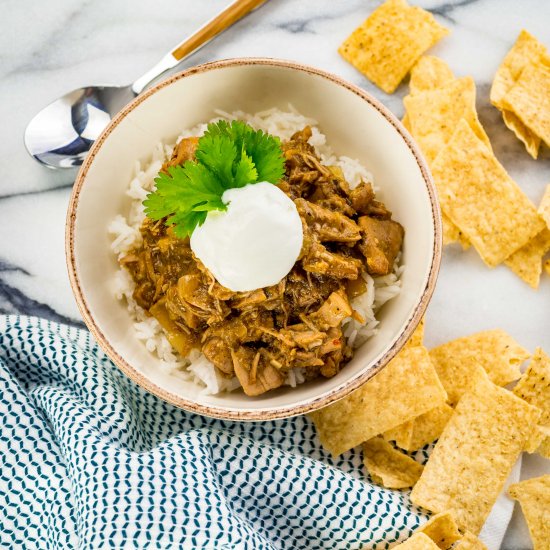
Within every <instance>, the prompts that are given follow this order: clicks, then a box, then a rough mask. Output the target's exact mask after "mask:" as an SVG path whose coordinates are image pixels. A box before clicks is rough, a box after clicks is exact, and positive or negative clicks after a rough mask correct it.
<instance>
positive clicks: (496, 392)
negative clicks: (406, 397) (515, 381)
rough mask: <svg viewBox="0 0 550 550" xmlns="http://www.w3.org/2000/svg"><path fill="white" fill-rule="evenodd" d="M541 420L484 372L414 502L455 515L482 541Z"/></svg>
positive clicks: (427, 469)
mask: <svg viewBox="0 0 550 550" xmlns="http://www.w3.org/2000/svg"><path fill="white" fill-rule="evenodd" d="M539 417H540V410H539V409H537V408H536V407H533V406H532V405H529V404H528V403H527V402H526V401H523V400H522V399H519V398H518V397H517V396H515V395H514V394H513V393H512V392H510V391H508V390H506V389H504V388H500V387H498V386H496V385H495V384H493V383H492V382H491V381H490V380H489V379H488V378H487V375H486V374H485V373H484V372H483V371H482V370H481V369H479V371H478V373H477V374H476V382H475V384H473V386H472V388H471V389H470V390H469V391H468V392H466V393H465V394H464V395H463V396H462V399H461V400H460V402H459V403H458V405H457V407H456V409H455V413H454V414H453V416H452V417H451V420H450V421H449V423H448V424H447V426H446V427H445V429H444V430H443V433H442V434H441V437H440V438H439V441H438V442H437V444H436V445H435V447H434V450H433V452H432V454H431V455H430V458H429V459H428V462H427V464H426V466H425V467H424V471H423V472H422V475H421V476H420V479H419V480H418V483H417V484H416V485H415V486H414V488H413V490H412V493H411V501H412V502H413V503H414V504H416V505H418V506H421V507H423V508H426V509H428V510H430V511H432V512H435V513H438V512H444V511H446V510H453V514H454V517H455V519H456V522H457V524H458V526H459V528H461V529H467V530H469V531H471V532H472V533H474V534H475V535H477V534H478V533H479V531H480V530H481V527H482V526H483V524H484V523H485V520H486V519H487V516H488V515H489V512H490V511H491V508H492V507H493V505H494V503H495V501H496V499H497V497H498V495H499V494H500V492H501V490H502V488H503V486H504V483H505V481H506V479H507V478H508V476H509V475H510V472H511V470H512V467H513V465H514V464H515V462H516V460H517V458H518V456H519V454H520V453H521V451H522V449H523V448H524V446H525V443H526V441H527V439H528V437H529V434H530V433H531V431H532V429H533V426H535V425H536V424H537V422H538V419H539Z"/></svg>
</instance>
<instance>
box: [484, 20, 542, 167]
mask: <svg viewBox="0 0 550 550" xmlns="http://www.w3.org/2000/svg"><path fill="white" fill-rule="evenodd" d="M546 55H547V52H546V48H545V46H544V44H542V43H540V42H539V41H538V40H537V39H536V38H535V37H534V36H532V35H531V34H529V33H528V32H527V31H525V30H522V31H521V33H520V34H519V37H518V39H517V40H516V43H515V44H514V46H513V47H512V49H511V50H510V51H509V52H508V54H507V55H506V57H505V58H504V60H503V62H502V64H501V65H500V67H499V68H498V70H497V72H496V74H495V78H494V80H493V85H492V86H491V103H492V104H493V105H494V106H495V107H497V108H499V109H500V110H501V111H502V118H503V119H504V123H505V124H506V126H507V127H508V128H510V130H512V131H513V132H514V134H515V135H516V137H517V138H518V139H519V140H520V141H522V142H523V144H524V145H525V149H526V150H527V152H528V153H529V154H530V155H531V156H532V157H533V158H534V159H536V158H537V157H538V152H539V147H540V137H539V136H537V135H536V134H534V133H533V132H532V131H531V130H530V129H529V128H528V127H527V126H525V124H524V123H523V122H522V121H521V120H520V119H519V118H518V116H517V115H516V114H515V113H514V112H512V111H509V110H507V109H506V108H505V107H504V104H505V103H504V101H503V99H504V97H505V96H506V94H507V93H508V91H509V90H510V89H511V88H512V87H513V86H514V84H515V83H516V81H517V80H518V79H519V77H520V75H521V73H522V71H523V69H524V68H525V66H526V65H527V64H529V63H530V62H532V61H538V60H539V59H541V58H544V57H545V56H546Z"/></svg>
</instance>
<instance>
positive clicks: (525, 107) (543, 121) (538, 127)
mask: <svg viewBox="0 0 550 550" xmlns="http://www.w3.org/2000/svg"><path fill="white" fill-rule="evenodd" d="M502 104H503V105H504V108H505V109H507V110H509V111H512V112H513V113H514V114H515V115H516V116H517V117H518V118H519V119H520V120H521V122H522V123H523V124H525V126H526V127H527V128H528V129H529V130H531V132H533V133H534V134H535V135H537V136H539V137H540V138H541V139H542V140H543V141H544V143H546V145H548V146H549V147H550V62H549V65H543V64H542V63H530V64H529V65H527V66H526V67H525V68H524V69H523V72H522V73H521V75H520V77H519V79H518V81H517V82H516V84H515V85H514V87H513V88H511V89H510V90H509V91H508V93H507V94H506V95H505V96H504V97H503V98H502Z"/></svg>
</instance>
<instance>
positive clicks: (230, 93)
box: [66, 59, 441, 420]
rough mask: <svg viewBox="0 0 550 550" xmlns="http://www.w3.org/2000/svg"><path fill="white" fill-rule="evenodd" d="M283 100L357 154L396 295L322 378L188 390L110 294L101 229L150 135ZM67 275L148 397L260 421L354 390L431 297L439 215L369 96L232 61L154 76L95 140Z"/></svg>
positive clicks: (302, 71) (398, 343) (120, 205)
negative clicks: (344, 359)
mask: <svg viewBox="0 0 550 550" xmlns="http://www.w3.org/2000/svg"><path fill="white" fill-rule="evenodd" d="M289 103H291V104H292V105H294V106H295V107H296V108H297V109H298V110H299V111H300V112H301V113H303V114H304V115H306V116H311V117H313V118H315V119H317V120H318V121H319V124H320V128H321V130H322V131H323V132H324V133H325V134H326V135H327V140H328V143H329V144H330V146H331V147H332V148H333V149H334V150H335V152H336V153H337V154H345V155H347V156H349V157H352V158H357V159H359V160H360V161H361V162H362V163H364V165H365V166H366V167H367V168H368V170H369V171H371V172H372V174H373V175H374V180H375V182H376V185H377V187H379V188H380V190H381V191H380V197H381V198H382V200H383V201H384V202H385V203H386V204H387V205H388V207H389V208H390V210H392V211H393V213H394V217H395V219H397V220H398V221H399V222H400V223H401V224H403V226H404V227H405V232H406V233H405V243H404V249H403V262H404V264H405V266H406V268H405V272H404V274H403V276H402V279H401V280H402V284H403V287H402V291H401V293H400V295H399V296H398V297H396V298H395V299H394V300H392V301H390V302H389V303H387V304H386V305H385V306H384V308H383V309H382V311H381V312H380V315H379V319H380V331H379V332H378V333H377V334H376V335H375V336H374V337H373V338H372V339H370V340H369V341H368V342H367V343H366V344H365V345H364V346H363V347H361V348H360V349H359V350H357V352H356V353H355V356H354V358H353V360H352V361H350V362H349V363H348V364H347V365H346V366H345V367H344V368H343V369H342V370H341V371H340V373H338V374H337V375H336V376H335V377H334V378H330V379H326V380H316V381H314V382H309V383H306V384H303V385H300V386H298V387H296V388H290V387H285V388H281V389H279V390H277V391H274V392H270V393H267V394H265V395H263V396H260V397H257V398H251V397H247V396H246V395H244V394H243V393H242V392H234V393H230V394H226V395H219V396H203V395H197V391H196V388H195V387H193V386H191V385H190V384H186V383H185V382H183V381H180V380H179V379H177V378H174V377H172V376H169V375H166V374H164V373H163V372H162V371H161V370H160V369H159V368H157V365H156V359H155V357H153V356H152V355H151V354H150V353H148V352H147V351H146V349H145V347H144V346H143V344H142V343H141V342H140V341H138V340H137V339H136V337H135V335H134V328H133V326H132V321H131V319H130V317H129V315H128V312H127V309H126V306H125V304H124V303H122V302H120V301H117V300H116V299H115V298H114V297H113V291H112V285H111V281H112V279H113V277H114V275H115V272H116V270H117V268H118V267H117V263H116V260H115V258H114V256H113V254H112V252H111V250H110V238H109V236H108V234H107V226H108V224H109V222H110V220H112V219H113V218H114V217H115V216H116V215H117V214H120V213H126V212H127V210H128V205H129V199H128V198H127V197H126V196H125V191H126V189H127V186H128V182H129V180H130V178H131V177H132V171H133V169H134V164H135V161H136V159H140V160H147V159H148V158H149V157H150V156H151V152H152V150H153V148H154V147H155V145H156V144H157V143H158V142H159V141H168V142H169V141H170V140H172V141H173V140H175V138H176V137H177V136H178V135H179V133H180V131H181V130H182V129H184V128H189V127H192V126H195V125H196V124H198V123H200V122H205V121H208V120H209V119H211V118H213V117H214V116H215V113H214V110H215V109H223V110H225V111H235V110H242V111H245V112H252V113H253V112H257V111H259V110H262V109H267V108H270V107H280V108H284V107H286V106H287V105H288V104H289ZM66 251H67V263H68V268H69V276H70V279H71V284H72V287H73V291H74V293H75V296H76V300H77V302H78V306H79V308H80V310H81V312H82V316H83V318H84V321H85V322H86V324H87V326H88V327H89V329H90V330H91V332H92V333H93V334H94V336H95V337H96V339H97V341H98V342H99V344H100V345H101V347H102V348H103V349H104V350H105V351H106V353H107V354H108V355H109V356H110V357H111V359H112V360H113V361H114V362H115V363H116V364H117V365H118V366H119V367H120V369H121V370H122V371H124V372H125V373H126V374H127V375H128V376H129V377H130V378H131V379H133V380H134V381H135V382H137V383H138V384H139V385H140V386H142V387H143V388H145V389H146V390H148V391H150V392H152V393H154V394H155V395H157V396H159V397H161V398H163V399H165V400H166V401H169V402H170V403H173V404H174V405H177V406H179V407H182V408H184V409H188V410H191V411H195V412H197V413H200V414H204V415H208V416H214V417H220V418H226V419H238V420H268V419H275V418H283V417H287V416H293V415H297V414H301V413H305V412H309V411H312V410H315V409H318V408H320V407H324V406H326V405H328V404H329V403H332V402H333V401H335V400H337V399H340V398H342V397H344V396H345V395H347V394H348V393H350V392H351V391H353V390H354V389H356V388H358V387H359V386H360V385H361V384H363V383H364V382H366V381H367V380H368V379H369V378H371V377H372V376H373V375H374V374H376V372H378V371H379V370H380V369H381V368H383V367H384V366H385V365H386V364H387V363H388V361H389V360H390V359H391V358H392V357H393V356H394V355H395V354H396V353H397V352H398V351H399V349H400V348H401V347H402V346H403V344H404V343H405V342H406V341H407V339H408V338H409V336H410V335H411V333H412V331H413V330H414V328H415V327H416V325H417V324H418V322H419V321H420V319H421V317H422V315H423V313H424V310H425V308H426V306H427V304H428V302H429V300H430V297H431V295H432V292H433V289H434V285H435V281H436V278H437V273H438V269H439V263H440V259H441V221H440V213H439V207H438V204H437V199H436V194H435V191H434V186H433V184H432V181H431V179H430V175H429V172H428V169H427V167H426V164H425V162H424V160H423V158H422V155H421V154H420V152H419V150H418V148H417V147H416V145H415V144H414V143H413V141H412V139H411V138H410V136H409V134H408V133H407V131H406V130H405V129H404V128H403V126H402V125H401V124H400V122H399V121H398V120H397V119H396V117H395V116H394V115H392V114H391V113H390V112H389V111H388V110H387V109H386V108H385V107H384V106H383V105H382V104H380V103H379V102H378V101H376V100H375V99H374V98H372V97H371V96H370V95H369V94H367V93H366V92H364V91H363V90H361V89H360V88H357V87H355V86H353V85H352V84H349V83H347V82H345V81H344V80H342V79H340V78H338V77H336V76H334V75H331V74H328V73H325V72H323V71H320V70H318V69H314V68H311V67H306V66H303V65H298V64H295V63H292V62H288V61H278V60H272V59H233V60H226V61H218V62H214V63H209V64H206V65H202V66H199V67H196V68H193V69H191V70H188V71H185V72H183V73H179V74H177V75H175V76H174V77H172V78H170V79H168V80H166V81H163V82H161V83H159V84H157V85H156V86H154V87H153V88H152V89H150V90H148V91H147V92H146V93H144V94H143V95H141V96H139V97H138V98H137V99H136V100H135V101H133V102H132V103H131V104H130V105H128V106H127V107H126V108H125V109H123V111H121V112H120V113H119V114H118V116H117V117H116V118H115V119H114V120H113V121H112V123H111V124H110V125H109V126H108V128H107V129H106V130H105V131H104V133H103V134H102V136H101V137H100V138H99V139H98V140H97V141H96V142H95V144H94V146H93V148H92V150H91V152H90V154H89V155H88V157H87V158H86V160H85V162H84V164H83V166H82V168H81V170H80V172H79V174H78V177H77V179H76V183H75V186H74V191H73V195H72V198H71V202H70V206H69V211H68V217H67V233H66Z"/></svg>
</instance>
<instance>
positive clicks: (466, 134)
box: [411, 120, 545, 267]
mask: <svg viewBox="0 0 550 550" xmlns="http://www.w3.org/2000/svg"><path fill="white" fill-rule="evenodd" d="M411 123H412V121H411ZM431 169H432V175H433V178H434V181H435V184H436V187H437V190H438V193H439V200H440V203H441V207H442V209H443V211H444V212H445V214H447V216H448V217H449V218H450V219H451V221H452V222H453V223H454V224H456V225H457V226H458V227H459V228H460V230H461V231H462V232H463V233H464V235H465V236H466V238H467V239H468V240H469V241H470V242H471V243H472V245H473V246H474V247H475V249H476V250H477V251H478V253H479V255H480V256H481V258H482V259H483V261H484V262H485V263H486V264H487V265H488V266H490V267H494V266H496V265H498V264H499V263H501V262H503V261H504V260H505V259H506V258H508V256H510V255H511V254H513V253H514V252H515V251H516V250H518V249H520V248H521V247H522V246H524V245H525V244H527V242H528V241H529V240H530V239H532V238H533V237H534V236H535V235H537V234H538V233H540V231H542V230H543V229H544V227H545V224H544V222H543V220H542V219H541V218H540V216H539V215H538V214H537V211H536V209H535V206H534V205H533V204H532V203H531V201H530V200H529V199H528V198H527V196H526V195H525V193H523V191H522V190H521V189H520V188H519V187H518V185H517V184H516V183H515V182H514V181H513V180H512V178H511V177H510V176H509V175H508V174H507V173H506V170H504V168H503V167H502V165H501V164H500V163H499V162H498V161H497V159H496V158H495V157H494V155H493V153H492V152H491V151H490V150H489V149H488V148H487V147H486V146H485V144H484V143H483V142H482V141H481V140H480V139H479V137H477V136H476V135H475V133H474V131H473V130H472V129H471V127H470V126H469V124H468V123H467V122H466V121H465V120H461V121H460V122H459V123H458V126H457V128H456V131H455V133H454V135H453V137H452V138H451V140H450V141H449V142H448V143H447V145H446V146H445V147H444V148H443V149H442V150H441V152H440V153H439V155H438V156H437V158H436V159H435V161H434V162H433V163H432V166H431Z"/></svg>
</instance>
